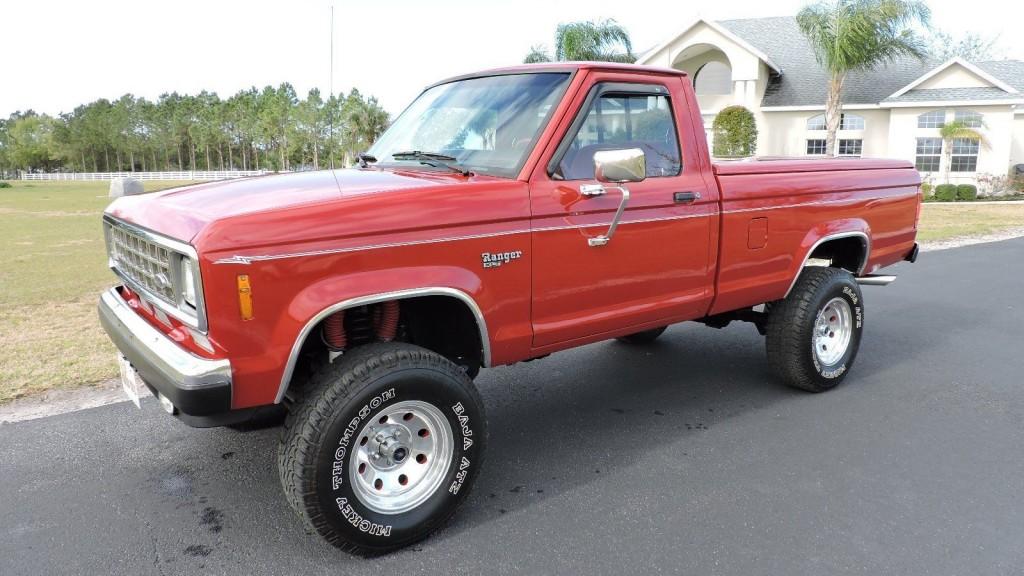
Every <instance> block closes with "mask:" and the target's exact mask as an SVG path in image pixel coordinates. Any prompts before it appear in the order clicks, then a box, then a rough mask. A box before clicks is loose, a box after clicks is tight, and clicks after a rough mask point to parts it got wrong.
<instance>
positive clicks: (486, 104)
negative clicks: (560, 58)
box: [369, 73, 569, 178]
mask: <svg viewBox="0 0 1024 576" xmlns="http://www.w3.org/2000/svg"><path fill="white" fill-rule="evenodd" d="M568 79H569V75H568V74H565V73H544V74H512V75H507V76H487V77H483V78H470V79H467V80H458V81H455V82H449V83H447V84H441V85H439V86H434V87H433V88H430V89H428V90H427V91H425V92H423V94H421V95H420V97H419V98H417V99H416V100H415V101H414V102H413V103H412V104H411V105H410V106H409V107H408V108H407V109H406V110H405V112H403V113H402V115H401V116H399V117H398V119H397V120H395V123H394V124H392V125H391V127H390V128H388V129H387V131H386V132H385V133H384V135H383V136H381V137H380V139H379V140H377V143H376V144H374V145H373V147H372V148H371V149H370V150H369V154H370V155H372V156H374V157H375V158H376V159H377V160H378V165H390V164H396V165H409V164H415V165H416V166H417V167H419V166H421V165H422V160H421V159H417V158H415V157H411V156H408V155H402V154H399V156H400V158H401V159H397V158H394V157H393V155H394V154H396V153H400V152H408V151H417V152H423V153H432V154H444V155H447V156H451V157H453V158H455V163H456V164H458V166H460V167H462V168H465V169H467V170H471V171H473V172H479V173H481V174H489V175H492V176H501V177H505V178H514V177H516V176H517V175H518V174H519V171H520V170H521V169H522V167H523V163H524V162H526V156H527V155H528V154H529V153H530V150H532V149H533V143H534V141H535V140H536V138H537V135H538V134H539V133H540V131H541V128H542V127H543V126H544V125H545V124H546V123H547V120H548V117H549V115H550V114H551V111H552V109H553V108H554V106H555V104H557V103H558V100H559V98H561V96H562V93H563V91H564V90H565V86H566V83H567V82H568Z"/></svg>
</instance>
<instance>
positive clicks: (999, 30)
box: [0, 0, 1024, 117]
mask: <svg viewBox="0 0 1024 576" xmlns="http://www.w3.org/2000/svg"><path fill="white" fill-rule="evenodd" d="M804 4H806V0H772V1H770V2H766V1H764V0H718V1H716V2H685V1H683V0H673V1H670V2H664V1H661V0H647V1H645V2H629V1H623V0H618V1H615V2H612V1H606V0H514V1H512V0H509V1H506V0H427V1H424V0H419V1H416V0H389V1H386V2H380V1H378V2H373V1H363V2H353V1H351V0H291V1H284V0H281V1H277V2H270V1H265V0H246V1H241V0H174V1H173V2H154V1H140V0H131V1H128V0H90V1H88V2H84V1H82V0H2V4H0V28H2V30H3V31H2V33H0V117H6V116H7V115H9V114H10V113H12V112H14V111H16V110H25V109H34V110H36V111H37V112H45V113H48V114H58V113H61V112H67V111H70V110H72V109H74V107H75V106H77V105H79V104H83V103H86V102H90V101H92V100H95V99H97V98H109V99H115V98H117V97H119V96H121V95H122V94H125V93H131V94H135V95H136V96H145V97H147V98H150V99H155V98H156V97H157V96H159V95H160V94H161V93H164V92H170V91H178V92H183V93H197V92H199V91H200V90H203V89H206V90H212V91H214V92H217V93H218V94H220V95H221V96H223V97H227V96H230V95H231V94H234V93H235V92H237V91H238V90H240V89H243V88H248V87H250V86H257V87H263V86H265V85H268V84H272V85H277V84H280V83H281V82H291V83H292V85H293V86H295V89H296V91H297V92H298V93H299V94H300V95H305V94H306V93H307V92H308V90H309V89H310V88H313V87H319V88H320V90H321V91H322V92H323V93H325V94H326V93H327V92H328V90H329V87H330V76H331V75H330V71H331V66H330V54H331V50H330V41H331V33H330V29H331V28H330V20H331V17H330V13H331V7H332V6H334V55H335V56H334V89H335V91H336V92H347V91H348V90H350V89H351V88H353V87H357V88H359V90H360V91H361V92H362V93H364V94H369V95H373V96H376V97H377V98H378V100H379V101H380V103H381V104H382V105H383V106H384V108H385V109H386V110H387V111H388V112H390V113H391V114H392V115H395V114H397V113H399V112H401V111H402V109H403V108H404V107H405V106H406V105H407V104H408V103H409V102H410V101H411V100H412V99H413V98H415V97H416V95H417V94H418V93H419V92H420V91H421V90H422V89H423V87H424V86H426V85H428V84H431V83H433V82H435V81H437V80H441V79H443V78H446V77H449V76H454V75H457V74H462V73H466V72H472V71H474V70H480V69H486V68H493V67H497V66H505V65H510V64H517V63H519V62H521V61H522V59H523V57H524V56H525V55H526V53H527V52H528V51H529V49H530V47H531V46H533V45H538V44H542V45H545V46H546V47H547V48H549V49H551V48H553V45H554V31H555V27H556V26H557V25H558V24H559V23H561V22H569V21H575V20H592V19H601V18H614V19H615V20H617V21H618V22H619V23H620V24H622V25H624V26H625V27H626V29H627V30H628V31H629V33H630V35H631V37H632V39H633V44H634V49H635V50H638V51H642V50H645V49H647V48H650V47H652V46H655V45H657V44H659V43H660V42H662V41H664V40H666V39H668V38H670V37H672V36H674V35H675V34H678V33H679V32H680V31H682V30H683V29H684V28H686V27H687V26H688V25H689V24H690V23H692V22H693V21H694V20H696V19H697V18H708V19H715V20H724V19H729V18H752V17H762V16H784V15H792V14H796V12H797V11H798V10H799V9H800V8H801V7H802V6H803V5H804ZM929 4H930V6H931V8H932V14H933V25H934V26H936V27H938V28H940V29H942V30H947V31H950V32H953V33H954V34H955V33H957V32H962V31H972V32H977V33H981V34H984V35H986V36H998V37H999V41H998V46H999V49H1000V52H1001V55H1002V56H1004V57H1008V58H1018V59H1024V37H1022V36H1021V35H1020V34H1019V29H1020V23H1021V22H1024V2H1016V1H1008V0H973V1H971V2H969V3H965V2H963V1H957V2H953V1H951V0H932V1H931V2H929Z"/></svg>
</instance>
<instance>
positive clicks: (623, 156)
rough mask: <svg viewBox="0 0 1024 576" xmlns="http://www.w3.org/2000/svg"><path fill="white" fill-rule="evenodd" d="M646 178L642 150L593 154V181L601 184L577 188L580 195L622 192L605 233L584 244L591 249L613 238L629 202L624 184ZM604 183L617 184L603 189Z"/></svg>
mask: <svg viewBox="0 0 1024 576" xmlns="http://www.w3.org/2000/svg"><path fill="white" fill-rule="evenodd" d="M646 177H647V159H646V157H645V156H644V151H643V150H641V149H639V148H625V149H622V150H601V151H599V152H595V153H594V178H595V179H596V180H597V181H598V182H601V183H602V184H584V185H582V186H580V194H581V195H583V197H584V198H595V197H597V196H604V195H605V194H606V193H607V192H608V189H609V188H612V189H616V190H618V191H619V192H621V193H622V199H621V200H620V201H619V208H618V209H617V210H616V211H615V216H614V217H612V223H611V225H609V226H608V231H607V232H605V233H604V234H602V235H600V236H595V237H594V238H588V239H587V245H589V246H592V247H597V246H604V245H605V244H608V243H609V242H611V239H612V236H614V235H615V229H616V228H618V226H619V220H621V219H622V213H623V212H624V211H625V210H626V204H627V203H628V202H629V189H628V188H626V186H625V184H626V183H627V182H642V181H643V180H644V178H646ZM605 184H618V186H605Z"/></svg>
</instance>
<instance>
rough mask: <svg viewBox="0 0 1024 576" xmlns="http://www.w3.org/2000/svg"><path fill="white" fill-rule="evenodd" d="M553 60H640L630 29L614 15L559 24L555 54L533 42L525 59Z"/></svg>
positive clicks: (528, 60) (533, 60)
mask: <svg viewBox="0 0 1024 576" xmlns="http://www.w3.org/2000/svg"><path fill="white" fill-rule="evenodd" d="M552 60H557V61H567V60H591V61H600V62H626V63H633V62H636V55H635V54H633V42H632V41H631V40H630V39H629V32H627V31H626V29H625V28H623V27H622V26H621V25H619V23H618V22H616V21H615V20H612V19H607V20H595V21H588V22H569V23H568V24H559V25H558V29H557V30H556V31H555V55H554V58H552V57H551V56H550V55H548V53H547V51H546V50H545V49H544V47H542V46H533V47H532V48H530V53H529V54H527V56H526V58H525V59H524V60H523V62H525V63H527V64H529V63H532V62H550V61H552Z"/></svg>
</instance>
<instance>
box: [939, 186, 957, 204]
mask: <svg viewBox="0 0 1024 576" xmlns="http://www.w3.org/2000/svg"><path fill="white" fill-rule="evenodd" d="M935 199H936V200H940V201H942V202H954V201H956V184H939V185H938V186H936V187H935Z"/></svg>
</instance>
